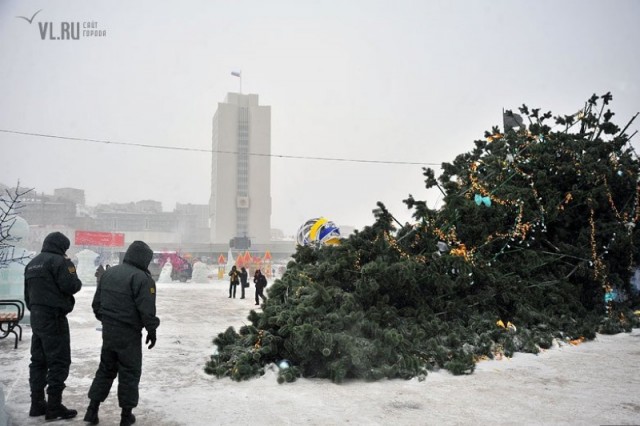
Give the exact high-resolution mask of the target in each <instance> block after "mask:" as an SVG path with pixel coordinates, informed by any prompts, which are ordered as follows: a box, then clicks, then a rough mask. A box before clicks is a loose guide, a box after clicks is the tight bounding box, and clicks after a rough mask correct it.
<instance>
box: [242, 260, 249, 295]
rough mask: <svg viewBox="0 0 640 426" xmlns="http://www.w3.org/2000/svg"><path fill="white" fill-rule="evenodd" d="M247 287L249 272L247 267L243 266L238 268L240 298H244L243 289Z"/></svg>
mask: <svg viewBox="0 0 640 426" xmlns="http://www.w3.org/2000/svg"><path fill="white" fill-rule="evenodd" d="M247 287H249V273H248V272H247V269H246V268H245V267H244V266H243V267H242V268H240V288H241V289H242V293H241V294H240V299H244V289H245V288H247Z"/></svg>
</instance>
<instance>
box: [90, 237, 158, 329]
mask: <svg viewBox="0 0 640 426" xmlns="http://www.w3.org/2000/svg"><path fill="white" fill-rule="evenodd" d="M152 258H153V251H152V250H151V248H149V246H148V245H147V244H146V243H144V242H142V241H134V242H133V243H131V245H130V246H129V248H128V249H127V252H126V253H125V255H124V259H123V261H122V264H120V265H116V266H113V267H111V268H109V269H107V270H105V271H104V274H103V275H102V278H100V283H99V284H98V286H97V288H96V293H95V295H94V297H93V303H92V304H91V307H92V308H93V313H94V314H95V316H96V318H98V320H100V321H102V322H103V323H109V324H114V325H119V326H127V327H131V328H134V329H137V330H141V329H142V327H144V328H146V329H147V331H148V332H150V331H154V330H155V329H156V328H158V325H160V319H159V318H158V317H156V283H155V281H153V278H151V274H150V273H149V270H148V269H147V268H148V267H149V263H150V262H151V259H152Z"/></svg>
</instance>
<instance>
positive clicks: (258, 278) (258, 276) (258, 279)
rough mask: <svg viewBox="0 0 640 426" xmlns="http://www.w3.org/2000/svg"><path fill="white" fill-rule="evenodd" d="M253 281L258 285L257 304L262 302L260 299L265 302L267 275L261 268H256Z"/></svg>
mask: <svg viewBox="0 0 640 426" xmlns="http://www.w3.org/2000/svg"><path fill="white" fill-rule="evenodd" d="M253 282H254V283H255V285H256V305H259V304H260V299H259V298H262V302H263V303H264V302H265V301H266V300H267V298H266V297H264V288H265V287H266V286H267V277H265V276H264V275H263V274H262V272H261V271H260V269H256V273H255V274H254V275H253Z"/></svg>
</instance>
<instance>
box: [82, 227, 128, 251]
mask: <svg viewBox="0 0 640 426" xmlns="http://www.w3.org/2000/svg"><path fill="white" fill-rule="evenodd" d="M75 244H76V245H77V246H106V247H123V246H124V234H121V233H116V232H94V231H76V242H75Z"/></svg>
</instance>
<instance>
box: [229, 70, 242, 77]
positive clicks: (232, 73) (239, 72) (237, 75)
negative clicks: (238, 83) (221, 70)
mask: <svg viewBox="0 0 640 426" xmlns="http://www.w3.org/2000/svg"><path fill="white" fill-rule="evenodd" d="M231 75H232V76H234V77H240V76H241V75H242V71H231Z"/></svg>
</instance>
